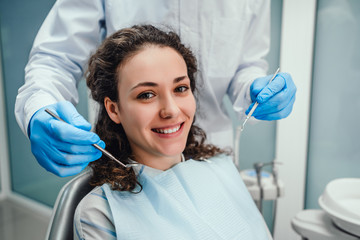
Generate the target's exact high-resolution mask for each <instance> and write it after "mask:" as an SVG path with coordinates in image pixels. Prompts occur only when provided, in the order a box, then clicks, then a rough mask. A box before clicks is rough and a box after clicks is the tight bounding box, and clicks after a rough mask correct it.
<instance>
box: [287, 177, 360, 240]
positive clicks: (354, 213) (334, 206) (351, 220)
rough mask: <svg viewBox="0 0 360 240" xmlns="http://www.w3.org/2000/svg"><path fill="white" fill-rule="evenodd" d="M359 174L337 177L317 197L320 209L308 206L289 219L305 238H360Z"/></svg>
mask: <svg viewBox="0 0 360 240" xmlns="http://www.w3.org/2000/svg"><path fill="white" fill-rule="evenodd" d="M359 189H360V178H339V179H335V180H333V181H331V182H330V183H328V184H327V186H326V188H325V191H324V193H323V194H322V195H321V196H320V198H319V205H320V207H321V208H322V209H307V210H303V211H301V212H299V213H298V214H296V216H295V217H294V218H293V219H292V221H291V225H292V228H293V229H294V230H295V232H297V233H298V234H299V235H300V236H301V237H302V239H304V240H356V239H357V240H359V239H360V191H359Z"/></svg>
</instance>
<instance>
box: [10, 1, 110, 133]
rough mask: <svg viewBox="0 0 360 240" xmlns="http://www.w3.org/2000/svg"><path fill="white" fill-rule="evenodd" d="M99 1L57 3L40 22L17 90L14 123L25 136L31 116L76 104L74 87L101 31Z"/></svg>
mask: <svg viewBox="0 0 360 240" xmlns="http://www.w3.org/2000/svg"><path fill="white" fill-rule="evenodd" d="M103 26H104V6H103V2H102V0H76V1H75V0H58V1H57V2H56V3H55V4H54V6H53V7H52V9H51V11H50V12H49V14H48V16H47V17H46V19H45V21H44V22H43V24H42V26H41V28H40V30H39V32H38V34H37V36H36V38H35V41H34V44H33V47H32V49H31V52H30V56H29V61H28V63H27V65H26V67H25V84H24V85H23V86H22V87H21V88H20V89H19V90H18V95H17V98H16V103H15V116H16V120H17V122H18V124H19V126H20V128H21V129H22V131H23V132H24V133H25V135H26V136H27V128H28V124H29V121H30V119H31V117H32V115H33V114H34V113H35V112H36V111H37V110H39V109H40V108H42V107H44V106H46V105H49V104H53V103H56V102H58V101H61V100H67V101H70V102H72V103H73V104H77V103H78V91H77V84H78V82H79V81H80V79H81V77H82V76H83V73H84V67H85V65H86V63H87V61H88V58H89V56H90V53H91V52H93V51H94V50H95V49H96V47H97V45H98V44H99V42H100V41H101V33H102V32H103V30H104V28H103Z"/></svg>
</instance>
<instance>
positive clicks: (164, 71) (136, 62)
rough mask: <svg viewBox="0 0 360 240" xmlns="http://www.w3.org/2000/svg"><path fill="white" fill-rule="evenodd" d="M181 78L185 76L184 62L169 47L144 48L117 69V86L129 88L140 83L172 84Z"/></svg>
mask: <svg viewBox="0 0 360 240" xmlns="http://www.w3.org/2000/svg"><path fill="white" fill-rule="evenodd" d="M182 76H187V67H186V63H185V60H184V59H183V57H182V56H181V55H180V54H179V53H178V52H177V51H176V50H174V49H172V48H170V47H159V46H154V47H147V48H144V49H142V50H141V51H139V52H138V53H137V54H135V55H134V56H132V57H131V59H128V60H127V61H126V62H125V63H124V64H122V65H121V67H119V69H118V78H119V84H120V83H121V84H122V85H130V86H131V85H137V84H139V83H140V82H155V83H157V82H158V83H161V82H164V81H165V82H168V81H171V82H172V80H174V79H175V78H179V77H182Z"/></svg>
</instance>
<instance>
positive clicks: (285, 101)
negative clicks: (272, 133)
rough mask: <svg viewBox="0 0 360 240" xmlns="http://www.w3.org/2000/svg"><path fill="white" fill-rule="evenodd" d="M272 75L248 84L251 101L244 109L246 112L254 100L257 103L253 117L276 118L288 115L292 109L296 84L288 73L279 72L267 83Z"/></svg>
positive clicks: (269, 119) (262, 118) (260, 118)
mask: <svg viewBox="0 0 360 240" xmlns="http://www.w3.org/2000/svg"><path fill="white" fill-rule="evenodd" d="M271 77H272V75H269V76H266V77H262V78H257V79H255V80H254V82H253V83H252V84H251V86H250V97H251V100H252V101H253V103H252V104H251V105H250V107H249V108H248V109H247V110H246V112H245V113H246V114H248V113H249V112H250V110H251V108H252V107H253V105H254V103H255V102H258V103H259V105H258V107H257V108H256V110H255V111H254V113H253V115H252V116H253V117H255V118H256V119H259V120H268V121H271V120H278V119H282V118H285V117H287V116H289V114H290V113H291V111H292V108H293V105H294V101H295V93H296V86H295V84H294V82H293V80H292V78H291V76H290V74H288V73H279V74H277V75H276V77H275V78H274V80H273V81H272V82H271V83H269V81H270V79H271Z"/></svg>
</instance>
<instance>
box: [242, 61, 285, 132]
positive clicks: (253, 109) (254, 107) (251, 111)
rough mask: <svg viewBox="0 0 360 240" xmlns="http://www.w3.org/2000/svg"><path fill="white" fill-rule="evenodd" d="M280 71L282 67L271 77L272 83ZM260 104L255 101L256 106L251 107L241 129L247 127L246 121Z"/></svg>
mask: <svg viewBox="0 0 360 240" xmlns="http://www.w3.org/2000/svg"><path fill="white" fill-rule="evenodd" d="M279 71H280V68H278V69H277V70H276V72H275V73H274V75H273V76H272V77H271V79H270V81H269V83H271V82H272V80H274V78H275V77H276V75H277V74H278V73H279ZM269 83H268V84H269ZM258 105H259V103H258V102H255V104H254V106H253V107H252V108H251V110H250V112H249V114H248V115H247V116H246V119H245V121H244V122H243V124H242V125H241V131H242V130H244V127H245V124H246V122H247V121H248V120H249V118H251V116H252V115H253V113H254V111H255V109H256V108H257V107H258Z"/></svg>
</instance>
